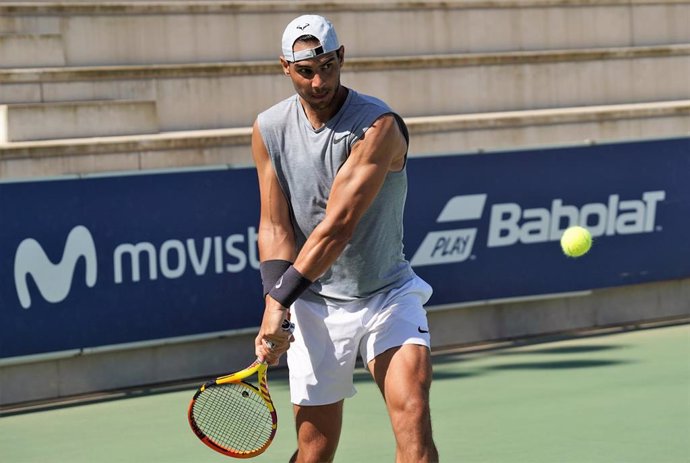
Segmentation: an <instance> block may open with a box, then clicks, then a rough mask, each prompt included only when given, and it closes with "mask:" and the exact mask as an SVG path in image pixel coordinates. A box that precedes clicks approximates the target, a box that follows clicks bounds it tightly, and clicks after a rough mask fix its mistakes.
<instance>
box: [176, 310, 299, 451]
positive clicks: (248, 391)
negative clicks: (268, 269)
mask: <svg viewBox="0 0 690 463" xmlns="http://www.w3.org/2000/svg"><path fill="white" fill-rule="evenodd" d="M282 328H283V330H285V331H289V332H290V333H292V331H293V330H294V329H295V325H294V324H293V323H291V322H290V321H289V320H284V321H283V326H282ZM266 342H267V343H268V345H269V347H271V345H270V341H266ZM267 368H268V365H267V364H266V363H265V362H260V361H259V360H258V359H257V360H256V361H254V363H252V364H251V365H250V366H248V367H247V368H245V369H244V370H241V371H238V372H236V373H232V374H230V375H226V376H221V377H220V378H216V379H215V380H213V381H209V382H207V383H205V384H203V385H202V386H201V387H200V388H199V390H198V391H197V392H196V393H195V394H194V397H193V398H192V401H191V403H190V404H189V409H188V411H187V417H188V419H189V424H190V426H191V427H192V430H193V431H194V434H196V436H197V437H198V438H199V439H200V440H201V441H202V442H203V443H204V444H206V445H207V446H209V447H210V448H212V449H213V450H215V451H216V452H220V453H222V454H223V455H227V456H230V457H235V458H252V457H255V456H257V455H260V454H261V453H263V452H264V451H265V450H266V449H267V448H268V446H269V445H270V444H271V442H272V441H273V437H275V434H276V429H277V427H278V415H277V414H276V411H275V407H274V406H273V401H272V400H271V396H270V394H269V392H268V380H267V377H266V369H267ZM255 373H256V374H257V376H258V382H259V387H258V388H257V387H256V386H254V385H253V384H251V383H249V382H248V381H246V380H247V379H248V378H249V377H250V376H252V375H254V374H255Z"/></svg>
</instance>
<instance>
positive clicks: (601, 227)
mask: <svg viewBox="0 0 690 463" xmlns="http://www.w3.org/2000/svg"><path fill="white" fill-rule="evenodd" d="M665 199H666V192H665V191H663V190H659V191H646V192H644V193H642V195H641V196H640V197H639V198H632V199H629V198H626V199H623V198H621V196H620V195H619V194H611V195H609V196H608V197H607V198H606V199H605V200H604V201H602V202H592V203H587V204H582V205H579V206H578V205H574V204H567V203H566V202H565V201H564V200H563V199H562V198H555V199H553V200H551V202H550V204H549V205H548V206H547V207H534V208H525V207H523V206H522V205H521V204H518V203H498V204H493V205H491V206H490V207H486V202H487V195H486V194H475V195H463V196H455V197H453V198H451V199H450V200H449V201H448V202H447V203H446V205H445V206H444V208H443V210H442V211H441V213H440V215H439V216H438V218H437V219H436V222H437V223H455V222H466V221H470V220H474V221H477V220H479V219H481V218H482V217H483V215H484V210H485V209H489V210H490V213H489V217H488V229H485V228H482V230H485V231H486V247H488V248H497V247H508V246H514V245H520V244H534V243H545V242H549V241H557V240H559V239H560V237H561V235H562V233H563V231H564V230H565V229H566V228H568V227H569V226H571V225H581V226H583V227H587V228H588V229H589V231H590V233H591V234H592V236H593V237H595V238H596V237H599V236H614V235H630V234H639V233H652V232H655V231H658V230H660V227H659V226H657V223H656V215H657V206H658V205H659V203H661V202H662V201H664V200H665ZM472 225H474V226H471V227H467V226H460V227H455V228H452V229H449V230H441V231H432V232H429V233H428V234H427V235H426V237H425V238H424V240H423V241H422V244H421V245H420V246H419V248H418V249H417V252H415V254H414V256H413V257H412V260H411V264H412V265H413V266H417V267H419V266H423V265H439V264H451V263H457V262H463V261H465V260H467V259H468V258H470V257H472V250H473V249H474V247H475V239H476V237H477V234H478V233H479V232H480V228H479V226H478V225H477V224H472Z"/></svg>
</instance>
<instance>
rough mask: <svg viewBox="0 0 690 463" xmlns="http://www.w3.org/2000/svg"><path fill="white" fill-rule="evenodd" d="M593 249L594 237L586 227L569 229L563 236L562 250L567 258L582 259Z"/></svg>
mask: <svg viewBox="0 0 690 463" xmlns="http://www.w3.org/2000/svg"><path fill="white" fill-rule="evenodd" d="M591 247H592V235H591V234H590V233H589V230H587V229H586V228H584V227H577V226H576V227H569V228H567V229H566V230H565V231H564V232H563V236H561V248H563V252H564V253H565V255H566V256H569V257H580V256H581V255H583V254H585V253H587V251H589V248H591Z"/></svg>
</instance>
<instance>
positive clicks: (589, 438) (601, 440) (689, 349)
mask: <svg viewBox="0 0 690 463" xmlns="http://www.w3.org/2000/svg"><path fill="white" fill-rule="evenodd" d="M235 367H237V368H239V367H240V366H235ZM38 379H40V378H37V380H38ZM356 382H357V389H358V394H357V395H356V396H355V397H354V398H353V399H350V400H348V401H347V402H346V404H345V422H344V430H343V436H342V439H341V443H340V447H339V450H338V454H337V456H336V460H335V461H336V462H347V463H359V462H361V463H367V462H374V463H383V462H393V461H395V457H394V441H393V436H392V433H391V431H390V427H389V423H388V418H387V416H386V413H385V408H384V405H383V403H382V400H381V397H380V394H379V392H378V390H377V389H376V387H375V385H374V383H373V382H372V381H371V379H369V376H368V374H367V373H366V372H365V371H364V370H362V369H358V370H357V373H356ZM269 383H270V389H271V394H272V396H273V399H274V401H275V403H276V406H277V410H278V416H279V427H278V434H277V436H276V440H275V441H274V443H273V445H272V446H271V447H270V448H269V449H268V450H267V451H266V453H264V454H263V455H261V456H259V457H257V458H255V459H254V460H253V461H256V462H286V461H287V460H288V458H289V456H290V455H291V453H292V452H293V450H294V430H293V426H292V416H291V406H290V404H289V399H288V386H287V382H286V379H285V371H284V370H276V371H269ZM195 389H196V385H192V384H189V385H185V386H176V387H174V388H167V389H161V390H157V391H138V392H130V393H127V394H120V395H118V396H115V397H113V398H111V399H109V400H102V401H98V402H95V403H80V404H78V405H75V404H70V405H69V406H67V405H64V404H63V405H60V406H57V405H56V406H52V407H47V408H45V409H38V410H33V411H30V412H22V413H14V412H10V411H8V410H6V413H4V415H3V417H2V418H0V461H2V462H3V463H29V462H31V463H52V462H59V463H62V462H64V463H82V462H84V463H85V462H89V463H114V462H122V463H140V462H147V463H153V462H165V463H178V462H179V463H191V462H194V463H203V462H222V461H228V460H232V459H229V458H228V457H224V456H222V455H219V454H216V453H215V452H213V451H211V450H210V449H208V448H207V447H206V446H205V445H203V444H202V443H200V442H199V441H198V440H197V439H196V438H195V437H194V436H193V434H192V433H191V431H190V430H189V427H188V424H187V419H186V411H187V404H188V402H189V399H190V398H191V396H192V394H193V392H194V390H195ZM431 400H432V403H431V405H432V414H433V423H434V436H435V439H436V443H437V446H438V448H439V451H440V454H441V461H444V462H450V463H456V462H457V463H460V462H466V463H480V462H482V463H521V462H524V463H547V462H548V463H567V462H572V463H598V462H601V463H636V462H640V463H642V462H644V463H686V462H690V325H687V324H684V325H675V326H666V327H657V328H653V329H643V330H631V331H624V330H615V331H611V332H606V333H599V334H598V335H596V336H578V337H573V338H570V339H561V340H557V341H552V342H537V343H529V344H527V343H526V344H524V345H521V346H515V345H512V346H510V347H505V348H496V349H490V350H476V351H468V350H464V351H459V352H446V353H435V355H434V384H433V386H432V398H431Z"/></svg>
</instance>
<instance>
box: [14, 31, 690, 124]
mask: <svg viewBox="0 0 690 463" xmlns="http://www.w3.org/2000/svg"><path fill="white" fill-rule="evenodd" d="M688 75H690V44H683V45H664V46H655V47H625V48H609V49H591V50H558V51H534V52H508V53H505V52H504V53H486V54H460V55H429V56H409V57H390V58H354V59H350V60H346V64H345V68H344V71H343V76H342V81H343V83H344V84H345V85H347V86H350V87H352V88H355V89H357V90H358V91H360V92H362V93H369V94H372V95H376V96H378V97H380V98H382V99H383V100H385V101H387V102H388V103H389V104H391V106H392V107H393V108H394V109H395V110H396V111H398V112H399V113H400V114H401V115H403V116H404V117H413V116H437V115H448V114H460V113H481V112H493V111H512V110H525V109H546V108H557V107H571V106H591V105H608V104H625V103H642V102H650V101H662V100H668V101H672V100H684V99H688V98H690V81H689V80H688ZM293 93H294V90H293V88H292V85H291V83H290V81H289V79H287V78H285V77H284V76H282V75H281V73H280V68H279V65H278V64H277V63H276V62H275V61H270V62H243V63H216V64H186V65H158V66H96V67H79V68H43V69H12V70H0V104H8V103H29V102H51V101H68V100H86V99H89V100H95V99H115V100H117V99H136V100H152V101H156V104H157V107H158V114H159V124H160V130H162V131H172V130H196V129H214V128H224V127H245V126H249V125H251V124H252V122H253V120H254V118H255V117H256V115H257V113H259V112H260V111H262V110H264V109H266V108H268V107H269V106H271V105H272V104H274V103H275V102H277V101H279V100H281V99H283V98H285V97H287V96H289V95H291V94H293Z"/></svg>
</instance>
